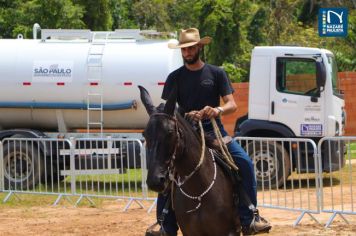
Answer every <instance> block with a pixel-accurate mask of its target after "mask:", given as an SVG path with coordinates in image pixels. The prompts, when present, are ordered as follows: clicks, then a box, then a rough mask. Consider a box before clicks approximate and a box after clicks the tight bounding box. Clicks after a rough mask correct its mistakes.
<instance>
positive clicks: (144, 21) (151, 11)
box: [132, 0, 171, 31]
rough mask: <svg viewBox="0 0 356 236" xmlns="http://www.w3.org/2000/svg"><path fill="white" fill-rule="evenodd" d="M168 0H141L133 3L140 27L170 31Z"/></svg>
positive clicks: (134, 13)
mask: <svg viewBox="0 0 356 236" xmlns="http://www.w3.org/2000/svg"><path fill="white" fill-rule="evenodd" d="M170 3H171V1H168V0H139V1H135V3H134V4H133V5H132V8H133V9H132V11H133V15H134V17H135V18H136V19H137V21H138V23H139V26H140V29H156V30H158V31H169V30H170V29H171V27H170V25H169V21H170V20H169V16H168V14H167V12H168V6H169V4H170Z"/></svg>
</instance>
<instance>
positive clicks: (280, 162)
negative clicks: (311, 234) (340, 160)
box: [236, 137, 320, 226]
mask: <svg viewBox="0 0 356 236" xmlns="http://www.w3.org/2000/svg"><path fill="white" fill-rule="evenodd" d="M236 140H237V141H238V142H239V143H240V145H241V146H242V147H243V148H244V149H245V150H246V152H247V154H248V155H249V156H250V157H251V158H252V160H253V164H254V169H255V176H256V180H257V200H258V206H260V207H267V208H274V209H281V210H289V211H297V212H301V215H300V216H299V217H298V218H297V220H296V221H295V223H294V226H295V225H298V224H299V223H300V221H301V220H302V218H303V216H304V215H305V214H307V215H309V216H310V217H311V218H312V219H313V220H314V221H315V222H317V223H319V222H318V220H317V219H316V218H315V217H314V216H313V215H312V214H318V213H320V204H319V201H318V198H319V188H320V187H319V181H318V163H319V162H318V155H317V148H316V144H315V143H314V141H313V140H310V139H296V138H256V137H237V138H236Z"/></svg>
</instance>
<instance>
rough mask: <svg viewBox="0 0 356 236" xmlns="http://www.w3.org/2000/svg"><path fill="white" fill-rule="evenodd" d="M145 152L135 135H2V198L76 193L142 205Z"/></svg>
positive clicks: (78, 201) (127, 206)
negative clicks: (129, 137)
mask: <svg viewBox="0 0 356 236" xmlns="http://www.w3.org/2000/svg"><path fill="white" fill-rule="evenodd" d="M144 156H145V152H144V150H143V146H142V143H141V141H140V140H139V139H127V138H123V139H117V138H116V139H114V138H100V139H70V140H68V139H49V138H41V139H38V138H33V139H31V138H7V139H4V140H3V141H2V143H0V167H1V166H2V167H3V168H0V170H3V173H0V176H1V177H2V178H1V177H0V178H1V181H0V183H1V184H0V187H1V188H0V190H3V192H7V193H8V194H7V196H6V197H5V199H4V202H6V201H7V200H8V199H9V198H10V197H11V196H12V195H16V194H20V193H29V194H48V195H57V196H58V197H57V199H56V201H55V202H54V205H56V204H58V202H59V201H60V200H61V199H62V198H63V197H64V198H66V199H68V200H70V199H69V198H68V197H69V196H78V197H79V198H78V200H77V202H76V203H75V204H76V205H77V204H79V203H80V202H81V200H83V199H87V200H88V201H89V202H90V203H91V204H94V202H93V201H92V200H91V197H105V198H117V199H127V200H129V201H128V203H127V205H126V206H125V209H124V210H127V209H128V208H129V207H130V205H131V204H132V203H133V202H136V203H138V204H139V205H140V206H141V207H143V205H142V204H141V203H140V200H144V199H145V198H146V195H147V186H146V184H145V182H146V181H145V179H146V175H145V170H146V162H145V158H144Z"/></svg>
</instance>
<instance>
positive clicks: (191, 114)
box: [185, 110, 202, 122]
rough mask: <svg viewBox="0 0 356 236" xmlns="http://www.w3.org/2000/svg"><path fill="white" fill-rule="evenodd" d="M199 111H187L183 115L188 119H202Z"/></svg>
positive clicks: (197, 120)
mask: <svg viewBox="0 0 356 236" xmlns="http://www.w3.org/2000/svg"><path fill="white" fill-rule="evenodd" d="M201 111H202V110H201ZM201 111H190V112H188V113H185V116H186V117H188V119H190V120H193V121H195V122H199V121H200V120H201V119H202V115H201V113H202V112H201Z"/></svg>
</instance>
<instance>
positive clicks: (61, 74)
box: [0, 29, 183, 187]
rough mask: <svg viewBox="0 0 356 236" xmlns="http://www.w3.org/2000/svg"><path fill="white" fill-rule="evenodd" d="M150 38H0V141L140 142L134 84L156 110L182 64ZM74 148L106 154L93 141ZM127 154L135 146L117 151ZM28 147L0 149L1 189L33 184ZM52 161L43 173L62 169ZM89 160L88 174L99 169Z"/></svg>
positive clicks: (69, 33) (140, 34) (60, 33)
mask: <svg viewBox="0 0 356 236" xmlns="http://www.w3.org/2000/svg"><path fill="white" fill-rule="evenodd" d="M35 32H37V31H36V29H35ZM156 35H157V33H155V32H151V31H139V30H116V31H114V32H91V31H89V30H42V31H41V38H40V39H23V38H22V37H18V38H17V39H1V40H0V52H1V57H0V71H1V75H0V83H1V87H0V129H1V131H0V140H4V139H6V138H18V139H21V138H27V139H29V138H58V137H61V138H69V137H75V138H81V137H83V138H84V137H88V136H89V135H88V134H90V137H96V136H100V137H106V136H111V137H113V138H115V137H118V138H133V137H138V138H140V137H141V135H140V134H139V131H137V129H143V128H144V126H145V124H146V123H147V120H148V116H147V114H146V111H145V109H144V108H143V106H141V105H140V98H139V90H138V89H137V85H142V86H144V87H145V88H147V89H148V90H149V91H150V93H151V94H152V98H153V100H154V103H155V104H158V103H159V102H161V100H160V95H161V91H162V89H163V85H164V82H165V79H166V77H167V75H168V74H169V73H170V72H171V71H173V70H174V69H176V68H178V67H180V66H181V65H182V64H183V62H182V58H181V54H180V51H179V50H170V49H168V47H167V44H168V42H169V41H170V40H174V39H170V40H169V39H167V40H160V39H152V38H153V37H155V36H156ZM35 37H36V36H35ZM147 37H150V38H151V39H147ZM132 130H135V131H137V132H135V131H134V132H133V131H132ZM21 144H22V146H24V147H20V145H21ZM78 145H79V144H78V143H77V144H76V148H83V146H87V147H90V149H91V150H94V149H98V148H100V149H103V148H109V147H98V145H99V146H100V144H96V143H95V142H94V143H90V144H88V143H87V144H81V146H82V147H79V146H78ZM116 146H120V144H116ZM66 148H68V147H56V143H53V144H52V146H51V148H49V147H48V148H44V147H37V149H40V150H42V151H43V150H44V149H46V150H50V149H66ZM133 148H135V149H137V148H138V145H135V147H133V146H131V145H124V147H122V150H121V151H120V153H121V154H122V153H125V152H128V150H132V149H133ZM27 149H28V150H30V149H33V147H32V146H31V144H29V143H27V142H20V144H19V143H18V142H16V141H15V140H12V141H11V140H10V141H8V142H6V143H4V163H3V165H4V176H5V181H4V182H5V187H11V186H12V187H14V186H15V187H16V186H30V187H31V185H32V184H34V183H33V182H36V181H33V180H35V179H38V178H39V176H35V177H34V176H33V172H36V171H31V170H33V169H34V168H31V166H32V167H33V165H35V164H38V160H34V156H35V155H32V154H31V153H30V154H29V153H28V152H26V151H24V150H27ZM87 149H89V148H87ZM93 152H95V151H92V153H93ZM136 153H139V150H136ZM122 158H131V157H128V156H126V157H125V156H123V155H121V156H120V157H118V159H117V162H120V163H121V161H122ZM136 158H137V162H136V163H135V167H139V166H140V161H139V155H136ZM53 160H54V161H53V162H55V163H52V165H54V166H55V167H54V168H53V166H52V167H51V168H48V170H51V169H52V168H53V169H54V170H57V169H61V168H63V163H62V161H63V160H64V158H53ZM55 160H58V161H59V162H61V163H56V161H55ZM100 160H102V158H101V159H100ZM41 162H43V160H41ZM92 162H93V163H98V164H97V165H96V167H94V166H91V167H90V168H101V167H103V166H104V164H103V163H101V164H100V163H99V162H98V161H97V160H95V161H92ZM47 163H48V162H47ZM66 163H67V164H69V161H67V162H66ZM86 163H87V162H86ZM42 164H43V163H42ZM132 164H133V161H131V162H130V166H129V167H134V166H132ZM80 165H84V164H78V163H76V166H77V168H81V167H79V166H80ZM100 166H101V167H100ZM36 168H37V167H36ZM82 168H85V167H82ZM42 169H43V170H44V169H45V168H42ZM40 175H43V173H40ZM61 178H62V177H61ZM31 180H32V181H31ZM29 181H31V182H29Z"/></svg>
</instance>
